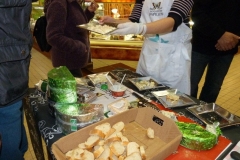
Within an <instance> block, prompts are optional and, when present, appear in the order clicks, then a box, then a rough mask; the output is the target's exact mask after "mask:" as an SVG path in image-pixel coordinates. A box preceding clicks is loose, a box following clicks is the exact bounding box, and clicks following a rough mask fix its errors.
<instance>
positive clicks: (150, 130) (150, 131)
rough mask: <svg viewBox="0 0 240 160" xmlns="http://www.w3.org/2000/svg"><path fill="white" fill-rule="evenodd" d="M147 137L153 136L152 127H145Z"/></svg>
mask: <svg viewBox="0 0 240 160" xmlns="http://www.w3.org/2000/svg"><path fill="white" fill-rule="evenodd" d="M147 136H148V138H154V130H153V129H152V128H148V129H147Z"/></svg>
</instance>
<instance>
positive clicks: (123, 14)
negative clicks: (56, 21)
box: [31, 0, 143, 60]
mask: <svg viewBox="0 0 240 160" xmlns="http://www.w3.org/2000/svg"><path fill="white" fill-rule="evenodd" d="M95 1H96V2H97V3H98V5H99V8H98V10H97V11H96V14H95V17H94V18H96V17H99V16H100V17H101V16H103V15H111V16H112V17H114V18H119V19H125V18H128V17H129V16H130V14H131V11H132V9H133V6H134V2H135V1H134V0H122V1H120V0H114V1H110V0H95ZM43 3H44V0H40V1H37V2H33V3H32V4H33V5H32V15H31V28H32V29H33V28H34V25H35V22H36V20H37V19H38V18H39V17H40V16H42V15H44V12H43ZM90 3H91V2H90V1H86V2H85V4H84V5H85V6H84V7H87V6H88V5H90ZM142 42H143V37H142V36H141V35H126V36H115V35H101V34H96V33H93V32H91V33H90V43H91V53H92V58H97V59H100V58H102V59H117V60H138V58H139V54H140V50H141V47H142ZM33 47H34V48H36V49H38V50H39V48H38V46H37V44H36V42H35V44H34V45H33ZM44 54H48V53H44Z"/></svg>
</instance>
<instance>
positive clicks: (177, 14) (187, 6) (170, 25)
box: [146, 0, 193, 34]
mask: <svg viewBox="0 0 240 160" xmlns="http://www.w3.org/2000/svg"><path fill="white" fill-rule="evenodd" d="M192 6H193V0H175V1H174V2H173V4H172V7H171V9H170V12H169V14H168V17H166V18H163V19H160V20H158V21H155V22H152V23H147V24H146V25H147V31H146V34H156V33H159V34H164V33H169V32H172V31H175V30H177V27H178V26H180V25H181V24H182V23H183V22H186V23H187V22H188V18H189V15H190V11H191V9H192ZM156 26H158V27H156Z"/></svg>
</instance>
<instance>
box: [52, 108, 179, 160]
mask: <svg viewBox="0 0 240 160" xmlns="http://www.w3.org/2000/svg"><path fill="white" fill-rule="evenodd" d="M119 121H123V122H124V123H125V131H124V132H123V135H125V136H126V137H127V138H128V139H129V141H135V142H137V143H138V144H139V145H143V146H144V147H145V150H146V156H147V159H151V160H162V159H165V158H166V157H168V156H169V155H171V154H172V153H173V152H175V151H176V150H177V148H178V146H179V144H180V141H181V139H182V134H181V132H180V130H179V129H178V127H177V125H176V124H175V122H174V121H173V120H172V119H170V118H167V117H166V116H164V115H163V114H161V113H160V112H158V111H156V110H154V109H152V108H150V107H145V108H134V109H130V110H128V111H125V112H122V113H120V114H117V115H115V116H112V117H110V118H108V119H104V120H102V121H99V122H97V123H95V124H92V125H90V126H87V127H85V128H83V129H80V130H78V131H77V132H74V133H71V134H69V135H67V136H65V137H63V138H61V139H59V140H58V141H56V142H55V143H54V144H53V145H52V152H53V154H54V155H55V157H56V159H57V160H63V159H65V153H66V152H67V151H69V150H71V149H74V148H77V146H78V144H80V143H82V142H85V141H86V140H87V138H88V137H89V132H90V130H92V129H93V128H94V127H95V126H97V125H99V124H101V123H105V122H109V123H110V124H111V125H113V124H115V123H117V122H119ZM149 127H151V128H152V129H154V132H155V137H154V139H150V138H148V137H147V134H146V129H147V128H149Z"/></svg>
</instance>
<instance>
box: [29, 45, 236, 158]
mask: <svg viewBox="0 0 240 160" xmlns="http://www.w3.org/2000/svg"><path fill="white" fill-rule="evenodd" d="M239 53H240V49H239ZM92 61H93V68H94V69H96V68H100V67H104V66H107V65H111V64H115V63H119V62H120V61H117V60H103V59H93V60H92ZM121 63H123V64H125V65H128V66H130V67H132V68H136V66H137V62H136V61H121ZM239 64H240V54H237V55H236V56H235V57H234V60H233V62H232V65H231V68H230V70H229V72H228V74H227V77H226V78H225V81H224V84H223V86H222V90H221V92H220V95H219V97H218V99H217V102H216V104H218V105H220V106H222V107H223V108H226V109H227V110H228V111H230V112H232V113H234V114H236V115H238V116H240V83H239V82H240V72H239V71H240V65H239ZM51 69H52V64H51V61H50V60H49V59H48V58H47V57H45V56H44V55H43V54H41V53H39V52H38V51H37V50H35V49H32V60H31V64H30V75H29V76H30V81H29V87H34V84H36V83H38V81H39V80H40V79H46V78H47V72H48V71H49V70H51ZM202 84H203V80H202V81H201V83H200V88H201V87H202ZM25 126H26V130H27V133H28V128H27V125H26V123H25ZM28 142H29V149H28V151H27V152H26V154H25V159H26V160H36V157H35V154H34V151H33V148H32V145H31V140H30V138H29V135H28ZM43 144H44V142H43ZM44 149H45V147H44ZM45 153H46V150H45ZM44 155H45V159H46V160H48V158H47V156H46V154H44Z"/></svg>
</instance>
